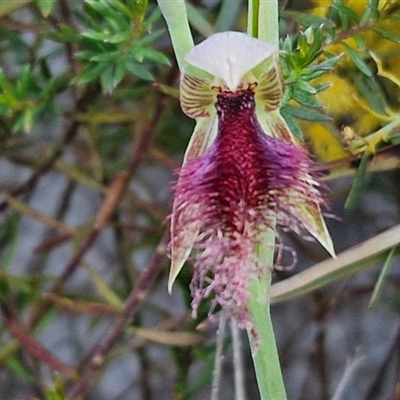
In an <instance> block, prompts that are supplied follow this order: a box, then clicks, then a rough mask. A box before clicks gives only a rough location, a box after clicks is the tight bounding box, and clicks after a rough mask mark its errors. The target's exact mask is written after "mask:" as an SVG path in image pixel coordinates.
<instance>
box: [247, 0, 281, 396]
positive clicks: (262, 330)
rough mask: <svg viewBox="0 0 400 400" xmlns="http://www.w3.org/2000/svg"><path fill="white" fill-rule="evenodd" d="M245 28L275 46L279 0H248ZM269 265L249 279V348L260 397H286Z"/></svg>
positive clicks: (261, 250)
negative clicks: (276, 333)
mask: <svg viewBox="0 0 400 400" xmlns="http://www.w3.org/2000/svg"><path fill="white" fill-rule="evenodd" d="M248 24H249V25H248V29H247V32H248V34H250V35H251V36H253V37H257V38H258V39H260V40H263V41H265V42H267V43H270V44H272V45H274V46H276V48H277V49H278V48H279V47H278V46H279V32H278V1H277V0H272V1H259V0H249V15H248ZM274 227H275V218H274V217H272V218H271V228H269V229H268V230H267V231H266V232H265V233H263V235H262V237H261V238H260V239H261V240H260V243H261V244H260V245H259V246H257V248H256V249H255V250H256V252H257V257H258V262H259V264H260V265H262V266H272V265H273V262H274V249H275V229H274ZM271 280H272V269H267V270H266V271H265V272H264V274H263V275H262V276H260V277H258V278H254V279H253V280H252V282H251V283H250V292H251V295H250V301H249V303H248V308H249V311H250V314H251V318H252V322H253V326H254V332H255V333H254V332H251V331H248V332H247V333H248V336H249V340H250V346H251V349H252V355H253V363H254V368H255V371H256V377H257V384H258V389H259V392H260V396H261V399H262V400H286V392H285V387H284V384H283V378H282V372H281V367H280V363H279V356H278V350H277V346H276V341H275V335H274V330H273V326H272V321H271V314H270V304H269V303H270V295H269V291H270V287H271Z"/></svg>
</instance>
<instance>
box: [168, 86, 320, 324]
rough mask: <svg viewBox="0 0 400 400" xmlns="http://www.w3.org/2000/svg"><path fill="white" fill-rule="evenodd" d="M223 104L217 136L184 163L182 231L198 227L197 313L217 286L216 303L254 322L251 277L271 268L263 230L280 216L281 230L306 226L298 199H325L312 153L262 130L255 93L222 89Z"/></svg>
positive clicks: (178, 192) (178, 199)
mask: <svg viewBox="0 0 400 400" xmlns="http://www.w3.org/2000/svg"><path fill="white" fill-rule="evenodd" d="M216 109H217V115H218V134H217V137H216V140H215V142H214V143H213V144H212V146H211V147H210V148H209V149H208V150H207V151H206V152H205V153H203V154H202V155H201V156H199V157H196V158H193V159H191V160H189V161H188V162H187V163H185V165H184V166H183V167H182V169H181V171H180V175H179V181H178V183H177V185H176V188H175V205H176V208H175V211H174V212H175V213H178V214H181V216H182V217H183V218H181V219H180V222H179V225H181V227H182V228H183V229H182V231H181V232H182V235H185V229H184V226H185V225H186V224H197V225H198V234H197V238H196V240H195V242H194V246H193V247H194V249H195V250H196V252H195V255H194V277H193V281H192V293H193V306H194V310H196V309H197V307H198V304H199V302H200V301H201V300H202V299H203V298H204V297H207V296H208V295H209V293H210V292H211V291H213V292H215V294H216V297H215V301H216V302H217V303H218V304H220V305H221V306H223V307H226V308H228V309H229V310H230V311H231V313H233V314H234V315H235V316H236V317H237V319H238V321H239V323H241V325H246V324H247V323H248V322H249V316H248V315H247V308H246V303H247V301H248V283H249V278H250V276H251V274H258V273H259V272H260V268H268V267H271V266H266V265H259V264H258V261H257V258H256V254H255V246H256V245H257V244H258V241H259V238H260V236H261V233H262V231H263V230H265V229H266V228H267V227H268V226H269V225H270V221H271V218H272V219H273V218H275V216H276V222H277V224H278V225H279V226H280V227H283V228H288V229H289V228H290V229H291V230H294V231H296V232H300V231H302V230H304V229H303V225H302V222H301V216H300V215H299V212H300V211H299V208H298V204H299V203H303V204H310V205H316V204H319V203H321V202H322V200H321V197H320V195H319V193H318V191H317V190H316V189H315V187H314V186H313V185H312V184H310V183H315V182H314V181H313V179H312V177H311V176H310V174H309V172H308V171H309V170H310V163H311V162H310V160H309V158H308V156H307V153H306V151H305V150H304V149H303V148H301V147H299V146H297V145H296V144H294V143H291V142H285V141H282V140H280V139H275V138H273V137H270V136H267V135H266V134H265V133H264V132H263V131H262V129H261V127H260V125H259V123H258V121H257V118H256V114H255V102H254V92H253V91H252V90H241V91H237V92H233V93H232V92H221V93H220V94H218V95H217V102H216ZM181 239H182V238H181ZM181 239H179V238H178V240H181ZM173 240H174V239H173Z"/></svg>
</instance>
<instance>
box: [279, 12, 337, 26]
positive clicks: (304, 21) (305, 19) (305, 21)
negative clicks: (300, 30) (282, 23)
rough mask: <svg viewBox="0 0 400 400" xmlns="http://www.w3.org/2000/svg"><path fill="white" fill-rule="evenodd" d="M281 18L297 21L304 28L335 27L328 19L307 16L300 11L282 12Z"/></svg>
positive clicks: (311, 15)
mask: <svg viewBox="0 0 400 400" xmlns="http://www.w3.org/2000/svg"><path fill="white" fill-rule="evenodd" d="M281 16H282V17H283V18H288V19H292V20H294V21H296V22H297V23H298V24H299V25H302V26H307V27H308V26H314V27H321V26H325V27H326V26H330V25H333V23H332V21H331V20H329V19H328V18H325V17H321V16H319V15H313V14H307V13H303V12H300V11H287V10H283V11H281Z"/></svg>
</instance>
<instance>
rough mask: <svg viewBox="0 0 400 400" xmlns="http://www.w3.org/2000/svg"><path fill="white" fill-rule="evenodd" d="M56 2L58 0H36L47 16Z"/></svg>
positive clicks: (41, 10)
mask: <svg viewBox="0 0 400 400" xmlns="http://www.w3.org/2000/svg"><path fill="white" fill-rule="evenodd" d="M55 4H56V0H36V5H37V6H38V8H39V10H40V12H41V13H42V14H43V15H44V16H45V17H47V16H49V15H50V13H51V12H52V11H53V8H54V6H55Z"/></svg>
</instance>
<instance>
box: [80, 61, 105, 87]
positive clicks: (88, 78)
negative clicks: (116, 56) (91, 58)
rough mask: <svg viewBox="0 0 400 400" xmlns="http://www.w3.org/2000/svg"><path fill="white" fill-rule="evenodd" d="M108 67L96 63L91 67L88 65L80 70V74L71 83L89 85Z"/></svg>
mask: <svg viewBox="0 0 400 400" xmlns="http://www.w3.org/2000/svg"><path fill="white" fill-rule="evenodd" d="M107 67H108V64H106V63H98V64H96V65H93V64H92V63H90V64H89V65H87V66H86V68H84V69H83V70H82V72H81V73H80V74H79V75H77V76H76V78H75V79H73V83H78V84H83V83H89V82H92V81H94V80H95V79H97V78H98V77H99V76H100V75H101V74H102V73H103V72H104V71H105V70H106V69H107Z"/></svg>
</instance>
